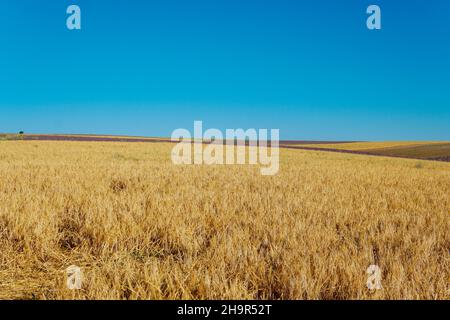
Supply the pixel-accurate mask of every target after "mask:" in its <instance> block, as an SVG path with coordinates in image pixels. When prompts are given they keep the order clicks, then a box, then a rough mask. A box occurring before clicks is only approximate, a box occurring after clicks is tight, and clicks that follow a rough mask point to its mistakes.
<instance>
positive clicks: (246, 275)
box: [0, 141, 450, 299]
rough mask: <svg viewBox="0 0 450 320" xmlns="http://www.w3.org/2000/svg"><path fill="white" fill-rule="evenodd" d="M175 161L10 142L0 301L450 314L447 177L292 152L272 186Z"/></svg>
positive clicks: (248, 175) (2, 201)
mask: <svg viewBox="0 0 450 320" xmlns="http://www.w3.org/2000/svg"><path fill="white" fill-rule="evenodd" d="M172 147H173V144H157V143H111V142H105V143H103V142H44V141H0V298H1V299H4V298H25V299H26V298H37V299H72V298H75V299H94V298H97V299H167V298H171V299H180V298H193V299H212V298H223V299H266V298H271V299H357V298H361V299H382V298H386V299H417V298H425V299H448V280H449V270H450V265H449V261H450V259H449V246H450V228H449V213H450V196H449V194H450V164H448V163H438V162H429V161H420V160H407V159H391V158H385V157H367V156H361V155H352V154H338V153H329V152H315V151H302V150H287V149H282V150H281V154H280V157H281V158H280V161H281V163H280V171H279V174H278V175H275V176H262V175H261V174H260V171H259V168H258V167H257V166H250V165H235V166H227V165H224V166H206V165H195V166H194V165H187V166H175V165H173V164H172V162H171V160H170V153H171V148H172ZM372 264H375V265H377V266H379V267H380V268H381V271H382V280H381V281H382V286H383V289H381V290H378V291H375V292H371V291H369V290H368V288H367V287H366V282H367V277H368V275H367V274H366V270H367V268H368V267H369V265H372ZM71 265H76V266H79V267H80V268H81V270H82V271H83V283H82V288H81V290H69V289H68V288H67V287H66V274H65V270H66V268H67V267H69V266H71Z"/></svg>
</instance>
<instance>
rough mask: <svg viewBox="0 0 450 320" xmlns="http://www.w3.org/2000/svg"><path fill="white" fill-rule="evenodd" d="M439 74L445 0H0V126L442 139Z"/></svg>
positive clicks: (449, 16)
mask: <svg viewBox="0 0 450 320" xmlns="http://www.w3.org/2000/svg"><path fill="white" fill-rule="evenodd" d="M70 4H77V5H79V6H80V7H81V10H82V30H81V31H69V30H67V28H66V17H67V14H66V8H67V6H68V5H70ZM370 4H378V5H379V6H380V7H381V9H382V30H381V31H369V30H368V29H367V28H366V18H367V15H366V8H367V6H368V5H370ZM449 76H450V1H448V0H430V1H424V0H408V1H406V0H404V1H401V0H398V1H392V0H389V1H386V0H371V1H366V0H340V1H338V0H334V1H333V0H328V1H325V0H308V1H300V0H295V1H294V0H291V1H288V0H177V1H175V0H151V1H150V0H148V1H144V0H142V1H138V0H135V1H131V0H128V1H125V0H116V1H115V0H71V1H66V0H58V1H55V0H40V1H38V0H1V1H0V112H1V117H0V132H17V131H19V130H25V131H26V132H34V133H101V134H103V133H106V134H127V135H146V136H169V135H170V134H171V132H172V131H173V130H174V129H176V128H188V129H190V130H191V131H192V126H193V121H194V120H203V122H204V126H205V127H208V128H210V127H215V128H219V129H225V128H240V127H242V128H279V129H280V134H281V138H282V139H324V140H450V79H449Z"/></svg>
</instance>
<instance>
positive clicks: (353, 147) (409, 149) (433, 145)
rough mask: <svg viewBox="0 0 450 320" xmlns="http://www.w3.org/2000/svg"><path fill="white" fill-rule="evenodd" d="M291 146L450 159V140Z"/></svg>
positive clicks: (429, 158) (403, 156)
mask: <svg viewBox="0 0 450 320" xmlns="http://www.w3.org/2000/svg"><path fill="white" fill-rule="evenodd" d="M284 146H288V145H284ZM289 146H290V147H292V146H294V147H299V148H302V149H316V150H319V149H323V150H327V151H335V152H351V153H359V154H367V155H370V154H372V155H378V156H387V157H402V158H414V159H424V160H439V161H450V142H417V141H416V142H415V141H410V142H402V141H400V142H352V143H321V144H301V143H300V144H294V145H289Z"/></svg>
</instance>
